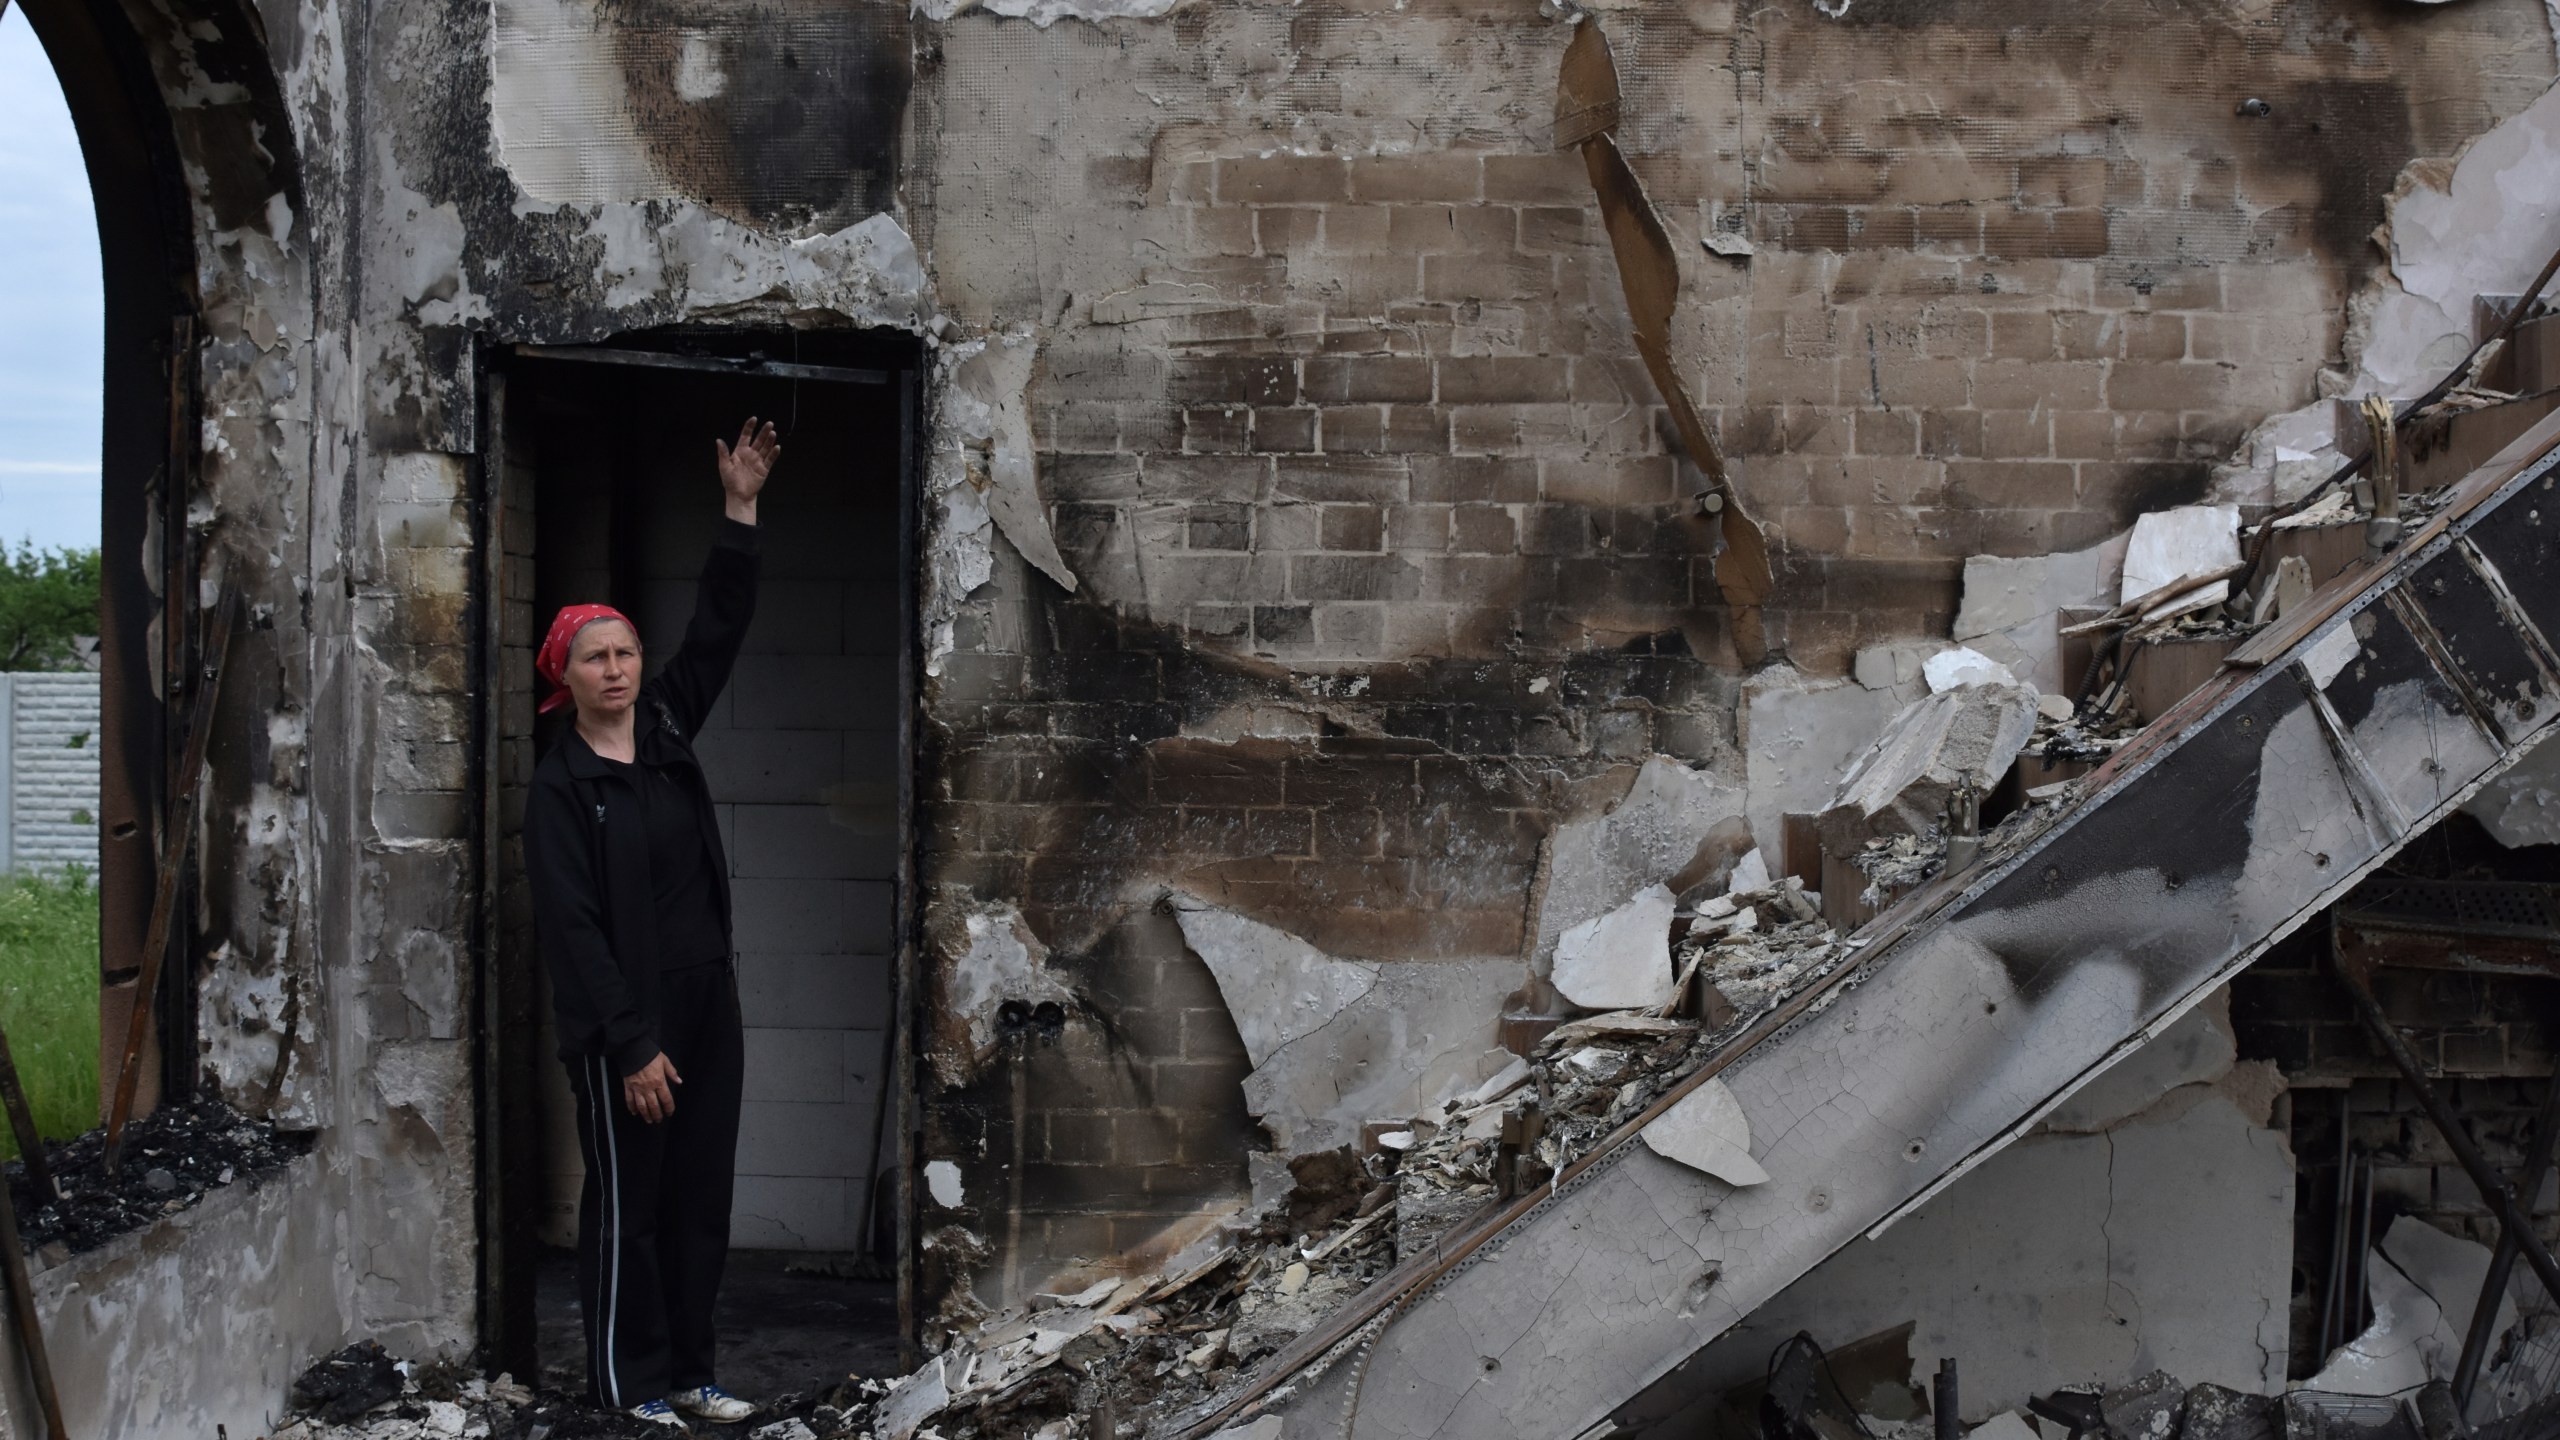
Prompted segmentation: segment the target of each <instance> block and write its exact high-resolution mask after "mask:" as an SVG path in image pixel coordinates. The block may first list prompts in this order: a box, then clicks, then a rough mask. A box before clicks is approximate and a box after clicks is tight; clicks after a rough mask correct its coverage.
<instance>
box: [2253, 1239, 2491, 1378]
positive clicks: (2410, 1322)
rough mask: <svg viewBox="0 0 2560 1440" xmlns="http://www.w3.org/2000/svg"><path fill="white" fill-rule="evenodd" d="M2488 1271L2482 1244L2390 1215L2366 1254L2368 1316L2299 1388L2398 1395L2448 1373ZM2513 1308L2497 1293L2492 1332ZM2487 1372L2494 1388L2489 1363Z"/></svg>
mask: <svg viewBox="0 0 2560 1440" xmlns="http://www.w3.org/2000/svg"><path fill="white" fill-rule="evenodd" d="M2519 1268H2521V1267H2519ZM2488 1270H2489V1249H2488V1247H2487V1246H2485V1245H2481V1244H2479V1243H2477V1242H2475V1241H2471V1240H2465V1239H2462V1238H2460V1237H2458V1236H2453V1235H2447V1234H2446V1233H2444V1232H2443V1231H2441V1230H2438V1229H2436V1228H2435V1227H2434V1226H2432V1225H2429V1224H2427V1223H2426V1222H2425V1221H2423V1220H2420V1219H2418V1218H2417V1217H2416V1216H2413V1215H2403V1216H2400V1217H2399V1218H2398V1219H2396V1220H2393V1221H2392V1222H2391V1228H2390V1229H2389V1230H2387V1231H2385V1232H2383V1236H2382V1239H2381V1241H2380V1242H2379V1243H2377V1244H2376V1245H2375V1246H2374V1247H2373V1249H2372V1250H2371V1251H2369V1252H2367V1254H2366V1255H2365V1278H2366V1284H2367V1287H2368V1289H2367V1294H2368V1296H2369V1303H2370V1304H2371V1305H2372V1307H2373V1323H2372V1324H2371V1325H2368V1326H2367V1327H2365V1330H2364V1332H2363V1333H2362V1334H2360V1335H2358V1336H2356V1337H2355V1338H2354V1339H2353V1340H2350V1341H2348V1342H2347V1343H2346V1344H2344V1345H2342V1346H2340V1347H2338V1349H2337V1350H2336V1351H2335V1352H2333V1353H2332V1354H2331V1355H2330V1356H2329V1359H2328V1362H2327V1363H2326V1364H2324V1365H2322V1366H2321V1368H2320V1373H2318V1374H2317V1375H2314V1376H2312V1377H2311V1378H2310V1379H2309V1380H2307V1381H2304V1382H2303V1388H2305V1389H2309V1390H2318V1391H2325V1392H2330V1393H2334V1394H2340V1395H2377V1396H2379V1395H2398V1394H2401V1393H2403V1392H2406V1391H2410V1390H2414V1389H2416V1388H2417V1387H2418V1386H2419V1385H2422V1384H2424V1383H2425V1382H2426V1381H2427V1380H2428V1379H2429V1378H2430V1377H2432V1376H2438V1375H2450V1374H2452V1373H2453V1369H2454V1362H2455V1360H2456V1359H2457V1358H2459V1357H2460V1355H2461V1353H2462V1337H2463V1333H2464V1331H2465V1330H2467V1329H2468V1328H2469V1326H2470V1324H2471V1312H2472V1310H2473V1308H2474V1307H2475V1306H2477V1305H2478V1303H2479V1299H2480V1285H2481V1282H2482V1280H2484V1279H2485V1278H2486V1277H2487V1275H2488ZM2516 1315H2517V1309H2516V1305H2515V1301H2514V1300H2513V1298H2512V1297H2507V1298H2502V1299H2501V1300H2500V1301H2499V1304H2498V1316H2497V1320H2496V1322H2495V1333H2496V1334H2497V1335H2499V1336H2504V1335H2506V1334H2507V1333H2508V1332H2509V1331H2510V1330H2511V1329H2513V1328H2514V1326H2515V1324H2516ZM2496 1354H2497V1352H2496V1351H2494V1350H2493V1351H2492V1355H2493V1357H2494V1356H2495V1355H2496ZM2488 1379H2489V1383H2490V1384H2491V1385H2492V1386H2493V1387H2494V1386H2495V1384H2496V1383H2497V1376H2496V1374H2495V1371H2494V1370H2492V1371H2491V1372H2490V1374H2489V1376H2488Z"/></svg>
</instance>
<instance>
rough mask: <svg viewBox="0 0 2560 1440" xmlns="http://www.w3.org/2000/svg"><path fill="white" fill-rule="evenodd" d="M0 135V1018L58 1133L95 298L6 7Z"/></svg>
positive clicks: (90, 509)
mask: <svg viewBox="0 0 2560 1440" xmlns="http://www.w3.org/2000/svg"><path fill="white" fill-rule="evenodd" d="M0 134H6V135H8V136H9V137H10V142H9V144H8V145H6V146H0V1026H5V1027H6V1029H7V1033H8V1039H9V1042H10V1046H11V1049H12V1051H13V1052H14V1056H15V1059H16V1063H17V1066H18V1069H19V1071H20V1074H21V1076H22V1079H23V1082H24V1084H25V1088H26V1091H27V1094H28V1098H29V1100H30V1103H31V1105H32V1107H33V1109H34V1111H35V1114H36V1119H37V1123H38V1126H39V1127H40V1128H41V1129H42V1130H43V1132H44V1133H45V1135H46V1136H47V1137H48V1138H67V1137H69V1136H71V1135H75V1134H78V1133H80V1132H81V1131H84V1130H87V1129H89V1128H90V1127H91V1126H93V1125H94V1124H96V1123H97V1115H98V1080H99V1074H98V1030H99V1025H98V1018H99V1017H98V984H99V952H98V932H99V901H98V889H97V882H96V874H97V869H98V814H99V809H100V806H99V757H100V754H101V753H102V750H103V748H104V747H103V745H102V744H101V724H100V718H99V673H98V634H99V629H100V626H99V619H98V616H99V598H100V596H99V590H100V554H99V540H100V528H101V514H102V509H101V497H100V449H99V447H100V438H101V431H102V426H103V400H102V391H103V374H104V353H103V345H104V329H103V322H102V316H103V311H104V303H105V302H104V284H103V279H102V266H101V263H100V257H99V248H98V228H97V223H96V218H95V215H96V212H95V210H94V208H93V207H92V204H91V200H90V192H89V177H88V172H87V170H86V168H85V166H84V164H83V160H82V156H81V150H80V141H79V136H78V135H77V133H76V132H75V131H74V129H73V125H72V118H71V111H70V107H69V106H68V104H67V103H66V101H65V99H64V95H63V90H62V87H61V85H60V83H59V82H58V81H57V80H56V78H55V74H54V69H53V65H52V62H51V61H50V60H49V59H48V57H47V56H46V54H45V51H44V47H43V46H42V45H41V44H40V43H38V40H37V38H36V35H35V33H34V31H33V29H32V27H31V26H30V25H29V23H28V20H27V17H26V15H25V13H24V12H23V11H22V10H20V9H19V8H17V7H14V6H13V7H10V8H9V9H7V10H6V11H0ZM14 1153H16V1147H15V1144H14V1141H12V1140H11V1139H10V1138H9V1137H8V1135H7V1133H6V1127H0V1154H14Z"/></svg>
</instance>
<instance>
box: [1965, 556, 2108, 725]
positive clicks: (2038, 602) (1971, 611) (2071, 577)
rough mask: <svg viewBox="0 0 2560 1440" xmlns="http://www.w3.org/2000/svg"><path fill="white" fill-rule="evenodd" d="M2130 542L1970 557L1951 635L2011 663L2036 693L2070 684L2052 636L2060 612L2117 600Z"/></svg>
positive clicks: (2075, 680) (2074, 682)
mask: <svg viewBox="0 0 2560 1440" xmlns="http://www.w3.org/2000/svg"><path fill="white" fill-rule="evenodd" d="M2128 540H2129V537H2128V536H2125V535H2118V536H2115V537H2113V538H2111V539H2108V540H2104V541H2101V542H2100V543H2098V544H2096V545H2092V546H2090V547H2089V548H2088V549H2086V550H2073V551H2067V552H2065V553H2063V554H2059V555H2025V556H2017V557H2010V556H2001V555H1975V556H1972V557H1970V558H1968V559H1967V560H1966V561H1965V562H1964V601H1963V603H1962V605H1960V606H1959V607H1958V608H1957V610H1956V620H1955V626H1954V629H1953V630H1952V632H1951V633H1950V638H1952V639H1953V640H1954V641H1955V642H1956V643H1957V644H1960V645H1967V646H1971V647H1972V648H1974V649H1976V650H1979V651H1981V652H1982V653H1983V654H1985V655H1988V656H1990V657H1991V658H1992V659H1994V660H1997V661H1999V662H2000V663H2001V664H2003V665H2006V666H2008V667H2009V670H2010V673H2012V674H2014V675H2016V676H2018V677H2019V678H2020V679H2021V680H2024V681H2026V682H2027V683H2029V684H2032V685H2034V686H2035V687H2036V688H2037V689H2039V690H2068V689H2070V688H2072V687H2073V686H2075V685H2077V684H2078V683H2079V680H2080V677H2079V676H2077V675H2065V674H2063V673H2062V650H2061V642H2060V640H2059V637H2057V636H2056V634H2055V633H2054V632H2055V631H2056V629H2057V628H2059V624H2060V622H2059V619H2058V615H2059V612H2060V611H2062V610H2063V609H2064V608H2066V607H2072V606H2082V607H2095V608H2104V607H2107V606H2111V605H2114V604H2115V603H2116V598H2115V597H2116V588H2117V586H2118V584H2119V583H2120V582H2121V579H2122V575H2123V571H2124V556H2125V548H2126V545H2127V543H2128Z"/></svg>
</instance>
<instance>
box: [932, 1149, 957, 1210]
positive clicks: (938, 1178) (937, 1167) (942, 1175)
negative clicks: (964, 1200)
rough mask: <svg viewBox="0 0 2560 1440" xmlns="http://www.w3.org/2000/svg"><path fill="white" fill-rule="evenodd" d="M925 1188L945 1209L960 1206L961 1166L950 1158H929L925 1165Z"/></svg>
mask: <svg viewBox="0 0 2560 1440" xmlns="http://www.w3.org/2000/svg"><path fill="white" fill-rule="evenodd" d="M924 1184H925V1189H927V1190H929V1191H931V1192H932V1194H933V1203H934V1204H936V1205H939V1206H941V1207H942V1208H943V1209H945V1210H957V1209H959V1208H960V1200H961V1195H960V1167H959V1166H957V1165H954V1164H952V1163H951V1162H950V1161H948V1160H928V1161H926V1162H925V1167H924Z"/></svg>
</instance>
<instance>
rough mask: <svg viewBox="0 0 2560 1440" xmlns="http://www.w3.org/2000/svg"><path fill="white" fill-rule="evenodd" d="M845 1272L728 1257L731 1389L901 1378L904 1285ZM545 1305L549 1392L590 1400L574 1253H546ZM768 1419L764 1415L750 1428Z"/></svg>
mask: <svg viewBox="0 0 2560 1440" xmlns="http://www.w3.org/2000/svg"><path fill="white" fill-rule="evenodd" d="M841 1269H842V1267H830V1266H828V1265H826V1264H825V1263H824V1262H823V1261H822V1260H820V1259H819V1258H818V1257H814V1256H809V1255H804V1254H798V1253H794V1252H790V1251H782V1250H733V1251H731V1252H729V1269H728V1272H727V1275H726V1277H725V1278H724V1279H723V1280H722V1282H721V1285H720V1384H721V1386H722V1388H724V1389H726V1390H728V1391H730V1392H731V1393H732V1394H735V1395H739V1396H741V1397H743V1398H745V1399H748V1400H752V1401H754V1402H756V1403H757V1404H759V1405H764V1404H769V1403H770V1402H772V1401H773V1400H774V1399H775V1398H776V1397H779V1396H782V1395H786V1394H795V1393H796V1394H801V1395H823V1394H826V1393H827V1392H829V1391H832V1390H833V1389H835V1388H836V1387H837V1386H839V1385H842V1384H843V1383H844V1382H845V1379H846V1377H847V1376H852V1375H858V1376H867V1377H893V1376H896V1375H898V1374H900V1373H902V1372H900V1370H899V1369H898V1287H897V1286H896V1285H894V1284H892V1283H890V1282H889V1281H886V1280H856V1279H849V1278H845V1276H844V1274H842V1273H834V1272H836V1271H839V1270H841ZM536 1306H537V1320H538V1323H539V1325H540V1342H539V1343H540V1346H541V1352H542V1386H543V1388H544V1389H546V1390H553V1391H557V1392H559V1393H561V1394H564V1395H583V1394H585V1393H586V1390H587V1356H586V1345H585V1341H584V1340H583V1339H582V1338H581V1337H580V1332H579V1328H578V1261H577V1257H576V1256H575V1255H573V1254H571V1253H570V1252H569V1251H566V1250H552V1251H546V1252H545V1253H544V1255H543V1258H542V1275H541V1290H540V1294H539V1296H538V1298H537V1300H536ZM766 1418H768V1417H764V1416H759V1417H757V1419H756V1420H754V1421H751V1422H749V1423H750V1428H752V1426H753V1425H755V1424H761V1423H762V1422H763V1420H764V1419H766ZM697 1428H698V1429H707V1428H711V1427H701V1426H697Z"/></svg>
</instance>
